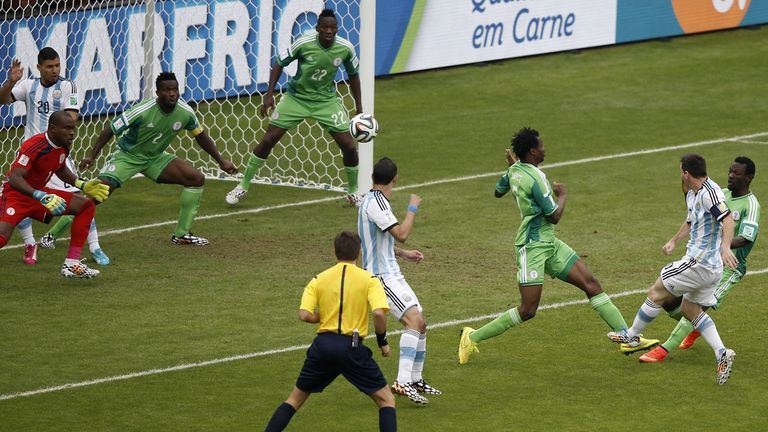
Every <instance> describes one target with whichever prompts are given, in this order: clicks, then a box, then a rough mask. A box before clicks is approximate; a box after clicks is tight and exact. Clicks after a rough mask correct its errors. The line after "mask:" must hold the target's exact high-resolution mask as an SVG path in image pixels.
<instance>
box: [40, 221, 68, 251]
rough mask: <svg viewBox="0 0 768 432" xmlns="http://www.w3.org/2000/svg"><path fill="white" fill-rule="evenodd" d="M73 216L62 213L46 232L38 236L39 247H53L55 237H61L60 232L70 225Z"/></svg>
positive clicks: (54, 245)
mask: <svg viewBox="0 0 768 432" xmlns="http://www.w3.org/2000/svg"><path fill="white" fill-rule="evenodd" d="M74 218H75V217H74V216H71V215H64V216H62V217H60V218H59V220H57V221H56V223H55V224H53V226H52V227H51V228H50V229H49V230H48V232H47V233H46V234H45V235H44V236H43V237H41V238H40V247H41V248H43V249H55V248H56V239H57V238H59V237H61V233H63V232H64V231H65V230H67V229H68V228H69V226H70V225H72V220H73V219H74Z"/></svg>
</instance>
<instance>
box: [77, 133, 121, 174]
mask: <svg viewBox="0 0 768 432" xmlns="http://www.w3.org/2000/svg"><path fill="white" fill-rule="evenodd" d="M112 136H113V133H112V128H111V127H109V123H107V124H106V125H105V126H104V129H103V130H102V131H101V133H100V134H99V136H98V137H97V138H96V142H95V143H93V146H91V151H90V152H88V155H87V156H85V157H84V158H83V160H81V161H80V169H86V168H90V167H91V165H93V162H94V161H95V160H96V158H98V157H99V153H101V149H102V148H104V146H105V145H106V144H107V143H108V142H109V140H111V139H112Z"/></svg>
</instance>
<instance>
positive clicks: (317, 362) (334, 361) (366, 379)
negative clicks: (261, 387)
mask: <svg viewBox="0 0 768 432" xmlns="http://www.w3.org/2000/svg"><path fill="white" fill-rule="evenodd" d="M362 342H363V341H362V338H360V344H359V345H358V347H357V349H352V336H346V335H339V334H336V333H320V334H319V335H317V337H316V338H315V340H314V341H313V342H312V345H311V346H310V347H309V349H308V350H307V358H306V360H304V366H303V367H302V368H301V372H300V373H299V379H297V380H296V387H298V388H299V389H300V390H302V391H304V392H307V393H319V392H322V391H323V390H324V389H325V388H326V387H328V385H329V384H331V382H333V380H334V379H336V377H337V376H339V374H341V375H343V376H344V378H346V379H347V381H349V382H350V383H352V385H354V386H355V387H357V388H358V390H360V391H361V392H363V393H365V394H367V395H371V394H373V393H375V392H377V391H379V390H381V388H382V387H386V386H387V380H386V378H384V374H383V373H382V372H381V369H379V365H378V364H376V361H374V360H373V355H372V353H371V350H370V349H369V348H368V347H366V346H365V345H363V344H362Z"/></svg>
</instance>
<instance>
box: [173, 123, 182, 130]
mask: <svg viewBox="0 0 768 432" xmlns="http://www.w3.org/2000/svg"><path fill="white" fill-rule="evenodd" d="M179 129H181V122H178V121H177V122H176V123H174V124H173V130H175V131H177V130H179Z"/></svg>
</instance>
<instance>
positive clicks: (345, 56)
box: [226, 9, 363, 205]
mask: <svg viewBox="0 0 768 432" xmlns="http://www.w3.org/2000/svg"><path fill="white" fill-rule="evenodd" d="M315 30H317V32H312V33H307V34H305V35H303V36H301V37H299V38H298V39H296V41H295V42H294V43H293V45H291V47H290V48H288V49H287V50H286V51H285V52H283V53H282V54H280V57H279V58H278V59H277V62H276V63H275V65H274V66H273V67H272V71H271V73H270V75H269V87H268V88H267V93H266V94H265V95H264V101H263V103H262V105H261V108H260V110H259V111H260V113H261V116H262V117H266V116H267V114H268V113H269V111H270V110H271V109H272V108H275V98H274V95H273V94H274V91H275V85H276V84H277V80H278V79H279V78H280V75H281V74H282V72H283V68H284V67H286V66H288V65H289V64H290V63H291V62H293V61H294V60H298V62H299V63H298V70H297V72H296V75H294V77H293V78H291V80H290V81H289V82H288V91H287V92H286V93H284V94H283V97H282V98H281V99H280V103H279V104H278V105H277V108H275V111H274V113H273V114H272V116H271V117H270V120H269V127H268V128H267V132H266V133H265V134H264V136H263V137H262V139H261V142H260V143H259V144H258V145H257V146H256V148H255V149H254V150H253V154H251V157H250V159H249V160H248V165H247V167H246V169H245V173H244V174H243V179H242V181H241V182H240V184H238V185H237V186H236V187H235V188H234V189H232V190H231V191H230V192H229V193H227V196H226V201H227V203H228V204H230V205H235V204H237V203H238V202H240V199H242V198H243V196H245V194H246V193H248V189H249V188H250V186H251V180H252V179H253V177H254V176H255V175H256V173H257V172H258V171H259V170H260V169H261V167H263V166H264V164H265V163H266V162H267V158H268V157H269V154H270V153H271V152H272V148H274V147H275V145H277V143H278V141H280V138H282V136H283V135H284V134H285V133H286V132H287V131H288V130H289V129H293V128H294V127H296V125H298V124H299V123H301V122H302V121H303V120H304V119H307V118H314V119H315V120H317V122H318V123H319V124H320V126H322V127H323V129H325V130H327V131H328V133H330V134H331V136H332V137H333V139H334V140H335V141H336V144H337V145H338V146H339V149H341V153H342V155H343V160H344V170H345V171H346V174H347V190H348V194H347V199H348V200H349V201H350V203H353V204H355V205H358V204H359V203H360V195H358V194H357V193H356V192H357V174H358V156H357V146H356V143H355V139H354V138H352V135H350V133H349V115H348V113H347V109H346V108H345V107H344V105H343V104H342V102H341V99H340V98H339V97H338V96H337V95H336V87H335V85H334V82H333V79H334V77H336V72H337V71H338V69H339V66H341V65H342V64H344V70H346V72H347V75H349V84H350V88H351V90H352V96H353V98H354V100H355V113H356V114H359V113H361V112H363V108H362V107H363V104H362V100H361V92H360V77H359V76H358V70H357V68H358V65H359V60H358V59H357V55H356V54H355V49H354V47H353V46H352V44H351V43H350V42H349V41H348V40H346V39H343V38H341V37H339V36H337V35H336V33H337V32H338V30H339V25H338V21H337V20H336V14H335V13H334V12H333V11H332V10H330V9H323V11H322V12H320V16H319V17H318V19H317V26H316V27H315Z"/></svg>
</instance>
